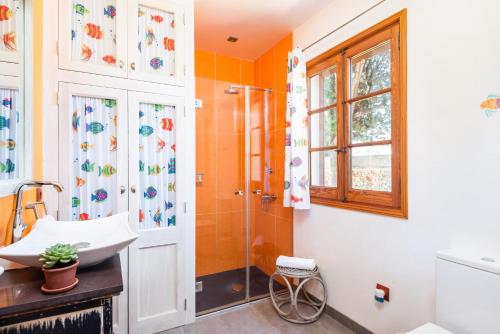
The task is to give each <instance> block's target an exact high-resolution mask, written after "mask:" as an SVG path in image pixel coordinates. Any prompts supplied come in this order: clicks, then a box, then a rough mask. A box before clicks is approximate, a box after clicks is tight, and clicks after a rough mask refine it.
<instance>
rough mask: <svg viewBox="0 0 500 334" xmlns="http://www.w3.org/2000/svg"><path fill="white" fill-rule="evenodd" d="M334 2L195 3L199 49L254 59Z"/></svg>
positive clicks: (237, 0)
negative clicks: (229, 40) (233, 40)
mask: <svg viewBox="0 0 500 334" xmlns="http://www.w3.org/2000/svg"><path fill="white" fill-rule="evenodd" d="M333 1H334V0H195V46H196V49H200V50H205V51H212V52H216V53H219V54H223V55H228V56H233V57H239V58H243V59H248V60H255V59H256V58H258V57H259V56H260V55H262V54H263V53H264V52H265V51H267V50H268V49H269V48H271V47H272V46H273V45H274V44H276V42H278V41H279V40H280V39H282V38H283V37H285V36H286V35H287V34H288V33H290V32H292V31H293V30H294V28H296V27H298V26H299V25H301V24H302V23H303V22H305V21H306V20H307V19H308V18H309V17H311V16H312V15H313V14H314V13H316V12H317V11H319V10H321V9H322V8H324V6H326V5H327V4H329V3H331V2H333ZM228 36H236V37H238V38H239V40H238V42H236V43H230V42H227V41H226V39H227V37H228Z"/></svg>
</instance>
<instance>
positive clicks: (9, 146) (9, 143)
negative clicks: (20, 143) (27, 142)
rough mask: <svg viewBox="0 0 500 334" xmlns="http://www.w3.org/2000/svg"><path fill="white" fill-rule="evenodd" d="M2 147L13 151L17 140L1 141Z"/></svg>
mask: <svg viewBox="0 0 500 334" xmlns="http://www.w3.org/2000/svg"><path fill="white" fill-rule="evenodd" d="M0 148H6V149H7V150H9V151H13V150H15V148H16V141H15V140H14V139H7V140H4V141H0Z"/></svg>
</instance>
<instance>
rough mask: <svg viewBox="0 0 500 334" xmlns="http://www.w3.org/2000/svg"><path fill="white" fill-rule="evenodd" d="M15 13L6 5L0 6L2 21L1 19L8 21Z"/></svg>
mask: <svg viewBox="0 0 500 334" xmlns="http://www.w3.org/2000/svg"><path fill="white" fill-rule="evenodd" d="M13 15H14V13H13V12H12V10H11V9H10V8H9V7H8V6H5V5H1V6H0V22H1V21H8V20H10V18H11V17H12V16H13Z"/></svg>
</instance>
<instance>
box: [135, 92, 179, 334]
mask: <svg viewBox="0 0 500 334" xmlns="http://www.w3.org/2000/svg"><path fill="white" fill-rule="evenodd" d="M183 113H184V105H183V98H180V97H172V96H167V95H158V94H148V93H142V92H129V120H130V126H129V136H130V137H129V138H130V139H129V140H130V146H129V154H130V157H129V162H130V166H129V170H130V174H129V175H130V176H129V183H130V197H129V198H130V202H129V207H130V222H131V227H132V228H133V230H134V231H135V232H136V233H138V234H139V235H140V236H139V238H138V239H137V240H136V241H135V242H134V243H133V244H132V245H131V246H130V251H129V260H130V262H129V263H130V268H133V270H130V272H129V295H130V299H129V311H130V313H129V328H130V333H156V332H159V331H163V330H167V329H169V328H173V327H177V326H180V325H182V324H184V322H185V318H186V317H185V312H186V311H185V298H186V297H185V294H186V293H185V283H184V282H185V270H184V257H185V255H184V254H185V241H184V240H185V221H186V214H185V206H184V201H185V199H184V195H183V192H182V191H181V190H182V185H183V184H184V180H185V179H186V175H185V173H184V170H185V169H186V166H184V161H185V158H184V157H185V154H186V152H185V150H183V144H184V143H185V139H184V133H183V132H182V131H180V130H179V129H182V128H183V119H184V117H181V116H180V115H183Z"/></svg>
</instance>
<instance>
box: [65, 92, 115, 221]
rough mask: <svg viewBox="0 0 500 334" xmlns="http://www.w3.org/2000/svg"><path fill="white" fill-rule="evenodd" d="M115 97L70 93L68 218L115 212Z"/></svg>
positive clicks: (90, 217) (83, 218)
mask: <svg viewBox="0 0 500 334" xmlns="http://www.w3.org/2000/svg"><path fill="white" fill-rule="evenodd" d="M116 104H117V103H116V100H111V99H102V98H94V97H81V96H73V97H72V106H73V114H72V121H71V126H72V128H73V131H72V133H73V136H72V138H71V158H72V165H71V174H70V180H71V183H70V184H71V190H70V191H71V193H72V199H71V206H72V210H71V213H72V217H71V218H72V220H89V219H96V218H102V217H106V216H110V215H113V214H116V205H117V198H116V197H115V194H116V189H117V186H118V185H117V182H118V180H117V175H116V172H117V168H118V166H117V145H118V143H117V139H116V137H117V123H118V118H117V117H118V115H117V107H116Z"/></svg>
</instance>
